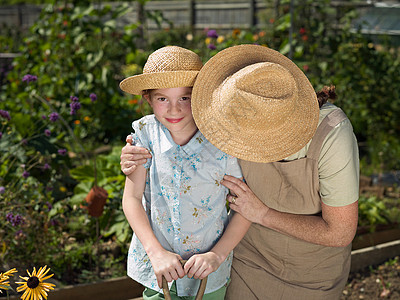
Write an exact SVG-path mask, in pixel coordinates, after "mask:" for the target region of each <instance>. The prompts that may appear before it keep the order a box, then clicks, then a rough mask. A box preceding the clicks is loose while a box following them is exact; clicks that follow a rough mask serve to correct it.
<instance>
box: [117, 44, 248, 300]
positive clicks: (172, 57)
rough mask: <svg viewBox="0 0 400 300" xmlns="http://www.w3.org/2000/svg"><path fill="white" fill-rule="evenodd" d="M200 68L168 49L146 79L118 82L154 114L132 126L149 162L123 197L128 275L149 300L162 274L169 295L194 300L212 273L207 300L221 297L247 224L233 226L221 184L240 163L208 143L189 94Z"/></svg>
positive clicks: (191, 56)
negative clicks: (148, 154)
mask: <svg viewBox="0 0 400 300" xmlns="http://www.w3.org/2000/svg"><path fill="white" fill-rule="evenodd" d="M201 67H202V63H201V60H200V58H199V57H198V55H196V54H195V53H194V52H192V51H190V50H187V49H184V48H180V47H176V46H168V47H164V48H161V49H159V50H157V51H155V52H154V53H152V54H151V55H150V56H149V58H148V60H147V62H146V64H145V66H144V69H143V74H141V75H136V76H131V77H128V78H126V79H125V80H123V81H122V82H121V84H120V87H121V89H122V90H123V91H125V92H128V93H131V94H141V95H143V97H144V99H146V101H147V102H148V103H149V104H150V106H151V107H152V109H153V112H154V114H153V115H149V116H145V117H143V118H142V119H140V120H137V121H135V122H133V129H134V130H135V133H134V134H133V140H134V143H135V144H136V145H141V146H143V147H145V148H147V149H148V150H149V151H150V152H151V153H152V158H151V159H149V160H148V161H147V163H146V164H145V165H141V166H138V167H137V168H136V170H135V172H133V173H132V174H131V175H129V176H128V177H127V178H126V183H125V189H124V196H123V200H122V204H123V210H124V213H125V215H126V218H127V220H128V222H129V224H130V225H131V227H132V229H133V231H134V235H133V238H132V242H131V246H130V249H129V254H128V275H129V276H130V277H131V278H133V279H134V280H136V281H138V282H139V283H141V284H143V285H144V286H145V287H146V289H145V291H144V292H143V297H144V299H149V298H151V299H163V296H162V294H161V286H162V276H164V277H165V278H166V280H167V281H168V282H170V286H171V285H172V287H171V295H172V296H178V297H183V296H193V295H195V294H196V291H197V289H198V286H199V279H203V278H205V277H207V276H208V275H210V276H209V280H208V283H207V287H206V291H205V296H204V299H223V298H224V296H225V290H226V286H227V284H228V283H229V278H230V268H231V262H232V249H233V248H234V247H235V246H236V245H237V244H238V243H239V241H240V240H241V238H242V237H243V236H244V234H245V233H246V231H247V229H248V228H249V226H250V222H248V221H247V220H246V219H245V218H243V217H242V216H240V215H239V214H234V215H233V216H232V218H231V220H230V222H229V224H228V214H227V210H226V197H227V194H228V189H227V188H225V187H224V186H222V185H221V184H220V181H221V180H222V179H223V176H224V175H225V174H230V175H232V176H235V177H237V178H241V177H242V175H241V170H240V167H239V165H238V162H237V160H236V159H235V158H234V157H232V156H229V155H227V154H225V153H224V152H222V151H220V150H219V149H217V148H216V147H214V146H213V145H212V144H211V143H210V142H208V141H207V140H206V139H205V138H204V136H203V135H202V134H201V132H200V131H198V129H197V126H196V124H195V123H194V120H193V116H192V111H191V92H192V86H193V84H194V81H195V78H196V76H197V73H198V71H199V70H200V69H201ZM182 259H185V260H187V263H186V264H185V266H184V267H182V265H181V263H180V261H181V260H182ZM185 275H187V276H185ZM172 281H175V282H174V283H173V284H171V283H172Z"/></svg>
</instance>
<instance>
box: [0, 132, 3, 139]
mask: <svg viewBox="0 0 400 300" xmlns="http://www.w3.org/2000/svg"><path fill="white" fill-rule="evenodd" d="M2 137H3V133H2V132H1V131H0V139H1V138H2Z"/></svg>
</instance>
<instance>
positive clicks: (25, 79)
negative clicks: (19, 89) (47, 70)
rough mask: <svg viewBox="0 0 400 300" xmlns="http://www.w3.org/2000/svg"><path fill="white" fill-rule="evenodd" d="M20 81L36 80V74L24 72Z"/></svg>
mask: <svg viewBox="0 0 400 300" xmlns="http://www.w3.org/2000/svg"><path fill="white" fill-rule="evenodd" d="M22 81H26V82H27V83H29V82H31V81H37V76H36V75H31V74H26V75H25V76H24V77H23V78H22Z"/></svg>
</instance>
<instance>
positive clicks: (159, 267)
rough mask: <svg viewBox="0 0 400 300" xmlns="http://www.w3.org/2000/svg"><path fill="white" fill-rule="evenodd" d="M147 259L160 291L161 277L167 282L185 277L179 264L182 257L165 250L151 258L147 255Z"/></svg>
mask: <svg viewBox="0 0 400 300" xmlns="http://www.w3.org/2000/svg"><path fill="white" fill-rule="evenodd" d="M149 258H150V261H151V264H152V266H153V270H154V273H155V274H156V277H157V283H158V286H159V287H160V289H161V288H162V276H164V277H165V279H166V280H167V281H168V282H171V281H172V280H177V279H178V278H182V277H184V276H185V271H184V270H183V267H182V264H181V260H182V257H181V256H180V255H178V254H175V253H172V252H169V251H166V250H165V251H162V252H161V253H158V254H156V255H153V256H152V257H150V255H149Z"/></svg>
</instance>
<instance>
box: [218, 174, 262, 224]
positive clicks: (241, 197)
mask: <svg viewBox="0 0 400 300" xmlns="http://www.w3.org/2000/svg"><path fill="white" fill-rule="evenodd" d="M221 184H222V185H224V186H225V187H227V188H228V189H230V190H231V191H232V194H235V195H236V196H232V195H229V194H228V197H227V199H228V201H229V203H230V205H229V206H230V208H231V209H233V210H234V211H236V212H238V213H240V214H241V215H242V216H243V217H245V218H246V219H247V220H249V221H250V222H253V223H258V224H261V223H262V220H263V218H264V216H265V215H266V214H267V212H268V210H269V208H268V206H266V205H265V204H264V203H262V202H261V200H260V199H258V198H257V196H256V195H255V194H254V193H253V191H252V190H251V189H250V188H249V186H248V185H247V184H246V183H244V182H243V181H242V180H240V179H238V178H236V177H233V176H229V175H225V176H224V179H223V180H222V182H221Z"/></svg>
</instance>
